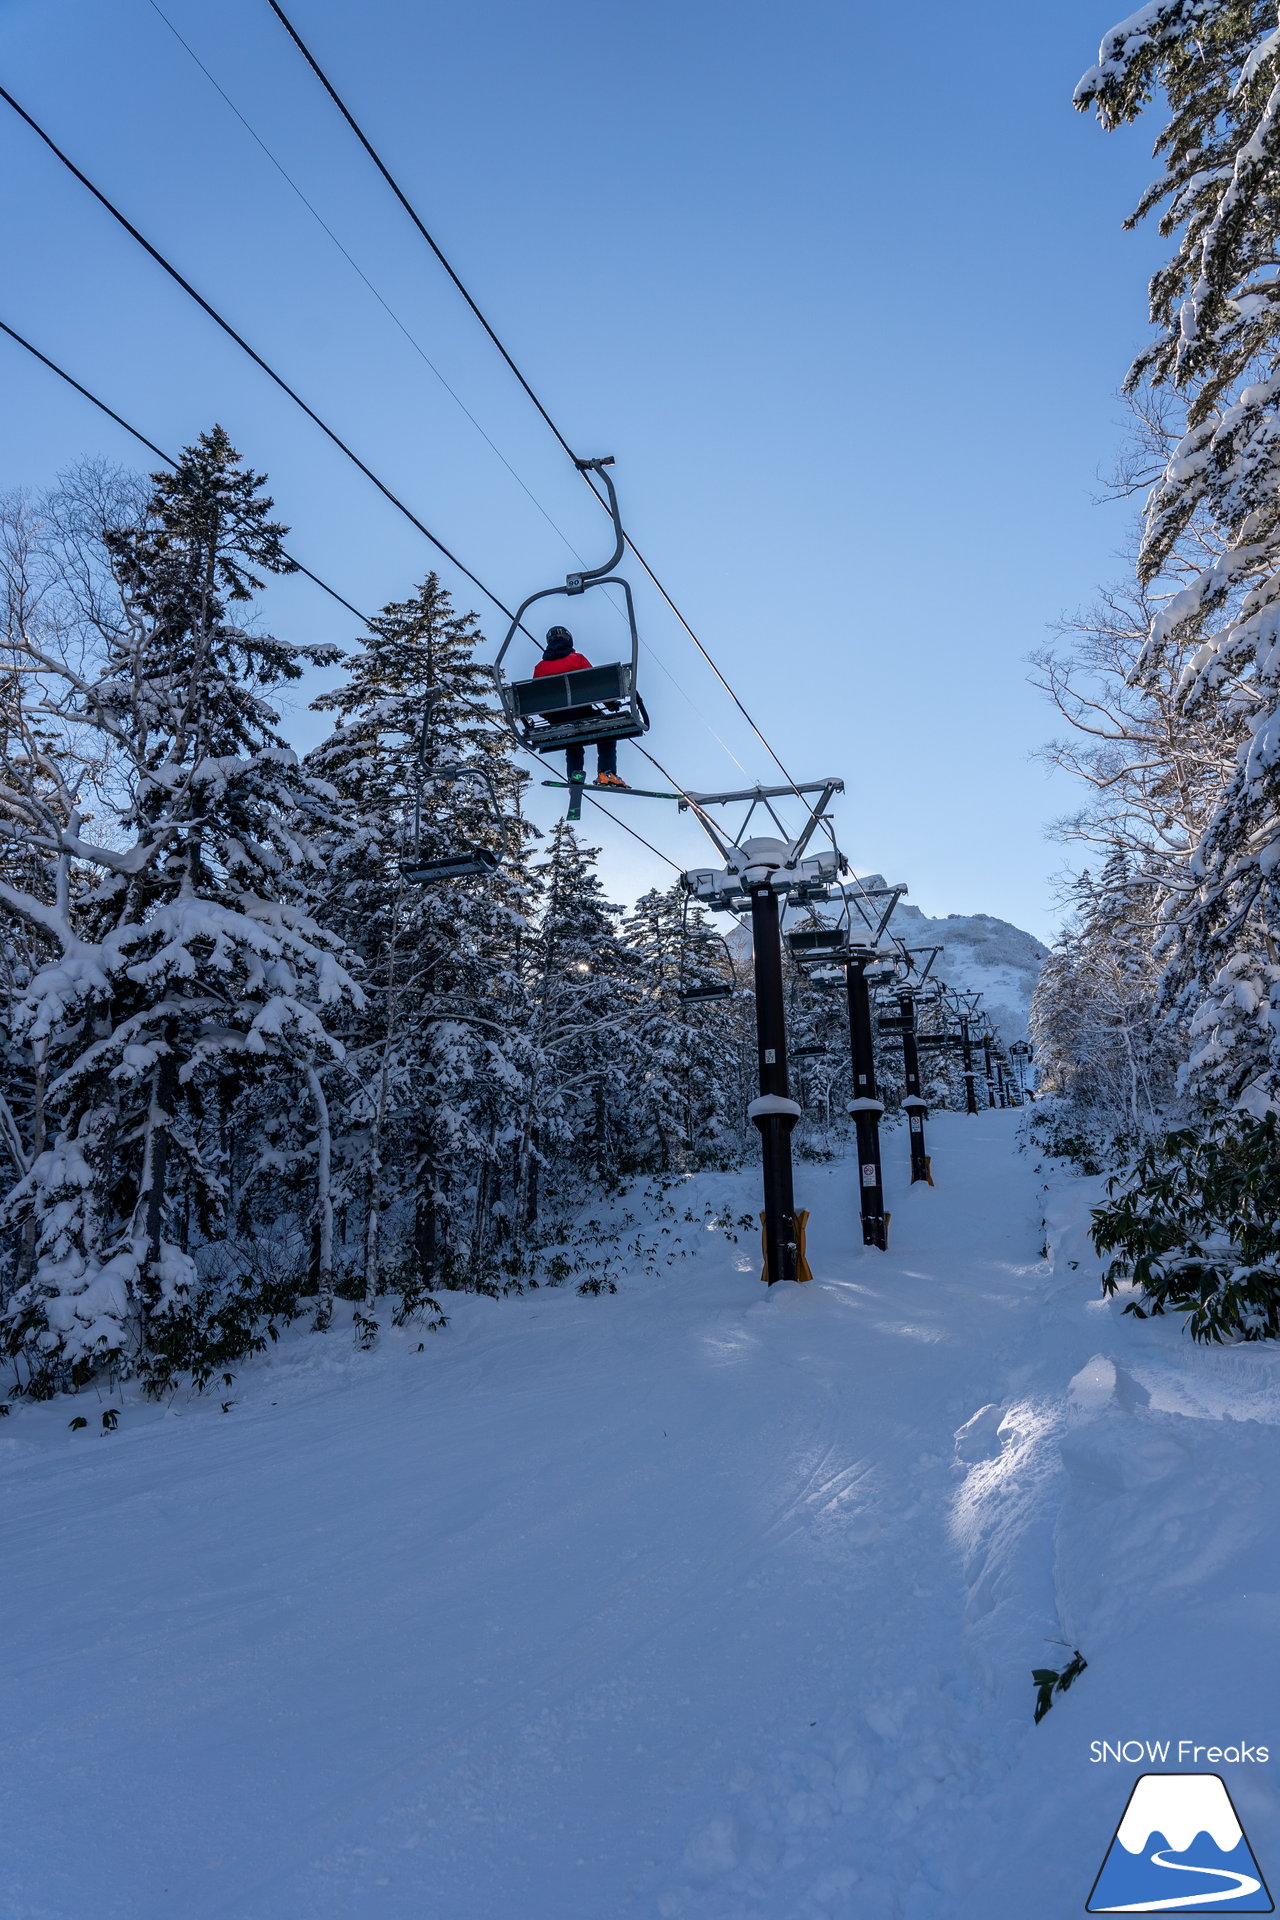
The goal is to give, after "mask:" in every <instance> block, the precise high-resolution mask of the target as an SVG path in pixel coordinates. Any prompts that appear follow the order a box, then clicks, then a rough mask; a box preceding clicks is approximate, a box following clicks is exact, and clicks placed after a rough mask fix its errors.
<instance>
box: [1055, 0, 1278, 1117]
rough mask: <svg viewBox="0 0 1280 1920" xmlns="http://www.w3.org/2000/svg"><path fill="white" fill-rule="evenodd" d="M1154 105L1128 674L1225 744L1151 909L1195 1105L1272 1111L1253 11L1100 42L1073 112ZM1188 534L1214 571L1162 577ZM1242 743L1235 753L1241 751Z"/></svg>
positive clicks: (1270, 94)
mask: <svg viewBox="0 0 1280 1920" xmlns="http://www.w3.org/2000/svg"><path fill="white" fill-rule="evenodd" d="M1157 94H1159V95H1160V96H1161V98H1162V99H1163V100H1164V101H1165V102H1166V103H1167V108H1168V119H1167V122H1166V124H1165V125H1164V127H1163V129H1162V131H1161V133H1160V135H1159V138H1158V140H1157V153H1158V154H1160V155H1161V156H1162V158H1163V160H1164V170H1163V173H1162V175H1161V177H1160V178H1159V179H1158V180H1156V181H1155V182H1154V184H1153V185H1152V186H1151V187H1150V189H1149V190H1148V191H1147V193H1146V194H1145V195H1144V196H1143V199H1142V201H1141V202H1140V204H1139V206H1138V208H1137V210H1136V212H1135V214H1134V215H1133V219H1134V220H1135V221H1136V220H1138V219H1141V218H1143V217H1144V216H1145V215H1146V214H1148V213H1150V212H1152V211H1153V210H1155V209H1157V208H1161V209H1162V210H1163V211H1162V213H1161V223H1160V224H1161V231H1162V233H1164V234H1165V235H1166V236H1168V237H1169V238H1170V239H1171V240H1172V241H1173V243H1174V245H1173V249H1172V252H1171V256H1170V258H1169V259H1168V260H1167V261H1166V262H1165V264H1164V265H1163V266H1162V267H1161V268H1160V269H1159V270H1158V271H1157V273H1156V274H1155V276H1154V277H1153V280H1152V283H1151V311H1152V319H1153V321H1154V323H1155V335H1154V338H1153V340H1152V342H1151V344H1150V345H1149V346H1148V347H1147V349H1146V350H1145V351H1144V352H1143V353H1142V354H1141V355H1140V356H1139V358H1138V360H1137V361H1136V363H1135V365H1134V367H1133V369H1132V370H1131V373H1130V376H1129V384H1130V386H1131V387H1133V388H1136V387H1138V386H1139V385H1141V384H1142V383H1144V382H1145V383H1148V384H1149V385H1151V386H1152V387H1154V388H1157V389H1158V388H1167V389H1169V390H1171V391H1172V392H1173V393H1174V394H1175V395H1176V397H1177V401H1178V404H1179V406H1180V408H1181V409H1182V411H1183V414H1184V419H1185V431H1183V433H1182V434H1181V437H1180V438H1179V439H1178V441H1177V443H1176V445H1174V446H1173V447H1172V449H1171V450H1170V453H1169V457H1168V459H1167V460H1166V462H1165V463H1164V467H1163V471H1162V472H1161V474H1160V475H1159V477H1158V478H1157V480H1156V483H1155V485H1154V487H1153V489H1152V491H1151V494H1150V497H1149V499H1148V502H1147V511H1146V521H1145V528H1144V535H1143V542H1142V549H1141V553H1140V556H1139V575H1140V579H1141V581H1142V582H1143V584H1144V587H1145V588H1146V590H1147V591H1148V593H1150V594H1153V595H1154V596H1156V597H1157V598H1158V597H1160V596H1161V595H1163V596H1164V602H1163V604H1162V605H1161V606H1160V607H1159V610H1158V611H1157V612H1156V613H1155V614H1154V617H1153V618H1152V620H1151V623H1150V631H1149V634H1148V636H1147V638H1146V641H1145V644H1144V646H1143V648H1142V651H1141V653H1140V655H1139V658H1138V661H1137V663H1136V666H1135V669H1134V679H1135V682H1136V683H1137V684H1138V685H1139V686H1140V687H1142V688H1144V689H1146V690H1148V691H1150V690H1153V689H1155V688H1157V687H1160V686H1165V685H1167V684H1168V682H1169V680H1170V678H1171V668H1176V669H1177V670H1178V687H1177V694H1178V700H1179V703H1180V706H1181V709H1182V711H1183V712H1184V713H1185V714H1186V715H1188V716H1190V717H1192V718H1194V719H1197V720H1198V721H1199V722H1200V723H1201V724H1202V725H1205V726H1209V727H1213V726H1214V725H1217V726H1219V727H1221V728H1222V729H1223V730H1224V732H1225V734H1226V735H1227V737H1229V738H1232V739H1235V738H1239V739H1240V744H1239V747H1238V750H1237V752H1236V754H1235V756H1234V760H1233V763H1232V765H1231V766H1230V768H1229V770H1228V778H1227V780H1226V783H1225V791H1224V792H1223V794H1222V796H1221V799H1220V801H1219V802H1218V804H1217V805H1216V806H1215V807H1214V809H1213V811H1212V812H1211V813H1210V815H1209V817H1208V818H1207V820H1205V821H1203V822H1201V823H1199V824H1198V830H1197V840H1196V844H1195V846H1194V849H1193V850H1192V852H1191V856H1190V859H1189V861H1188V864H1187V872H1186V881H1185V885H1184V886H1183V887H1182V888H1180V889H1178V890H1176V891H1174V892H1171V894H1170V897H1169V900H1168V902H1167V906H1166V938H1165V941H1164V948H1163V950H1164V953H1165V956H1166V958H1167V961H1168V966H1169V981H1168V984H1169V987H1170V989H1171V991H1172V992H1173V993H1174V994H1176V995H1177V997H1178V1003H1179V1006H1180V1009H1181V1011H1182V1013H1183V1015H1184V1016H1185V1017H1186V1019H1187V1020H1188V1022H1189V1025H1190V1028H1191V1031H1192V1034H1193V1037H1194V1052H1193V1054H1192V1059H1191V1062H1190V1070H1191V1090H1192V1091H1193V1093H1195V1094H1196V1095H1197V1096H1198V1097H1199V1098H1200V1099H1201V1100H1203V1101H1206V1102H1212V1101H1213V1100H1214V1099H1226V1100H1228V1101H1232V1102H1234V1101H1240V1100H1253V1101H1260V1102H1262V1103H1263V1104H1266V1103H1268V1102H1270V1101H1271V1100H1273V1099H1275V1098H1280V1040H1278V1038H1277V1034H1278V1025H1277V1021H1276V1018H1275V1016H1276V1013H1277V1012H1278V1011H1280V970H1278V968H1277V961H1278V959H1280V956H1278V955H1277V952H1276V948H1275V943H1274V939H1273V937H1272V934H1271V931H1270V929H1271V928H1272V927H1274V926H1275V925H1276V921H1277V910H1278V909H1280V896H1278V895H1277V886H1278V885H1280V882H1278V881H1277V879H1276V870H1277V868H1280V439H1278V438H1277V434H1276V419H1277V409H1278V408H1280V277H1277V274H1276V270H1275V261H1274V256H1275V242H1276V204H1277V186H1278V184H1280V35H1278V34H1277V31H1276V13H1275V8H1274V6H1272V5H1269V4H1268V5H1263V4H1257V3H1256V0H1246V4H1241V3H1240V0H1154V3H1153V4H1150V5H1148V6H1145V7H1143V8H1142V9H1140V11H1139V12H1138V13H1136V14H1134V15H1133V16H1132V17H1131V18H1130V19H1129V20H1127V21H1124V22H1122V23H1121V25H1119V26H1118V27H1115V28H1113V29H1112V30H1111V32H1110V33H1108V34H1107V35H1106V36H1105V38H1104V40H1103V43H1102V48H1101V52H1100V56H1099V61H1098V64H1097V66H1096V67H1094V68H1093V69H1092V70H1091V71H1090V72H1089V73H1088V74H1086V76H1085V77H1084V79H1083V80H1082V81H1081V83H1080V86H1079V88H1078V89H1077V93H1076V102H1077V105H1078V106H1079V107H1081V109H1088V108H1093V109H1094V111H1096V113H1097V114H1098V117H1099V119H1100V120H1101V121H1102V123H1103V125H1104V126H1108V127H1114V126H1118V125H1120V124H1122V123H1124V122H1126V121H1132V120H1134V119H1136V118H1137V117H1138V116H1139V115H1140V114H1141V113H1143V112H1144V111H1145V110H1146V109H1147V108H1148V106H1149V105H1150V103H1151V101H1152V99H1153V98H1154V97H1155V96H1156V95H1157ZM1197 522H1199V523H1201V524H1203V523H1206V522H1207V523H1209V524H1211V525H1212V527H1213V529H1214V530H1215V536H1216V544H1217V551H1216V552H1214V553H1212V554H1206V556H1205V563H1204V564H1203V565H1202V566H1201V567H1200V568H1199V570H1198V571H1196V572H1194V573H1193V574H1192V575H1191V576H1190V577H1185V575H1180V574H1179V572H1178V570H1177V568H1176V565H1175V562H1176V558H1177V555H1178V552H1179V543H1180V542H1183V541H1185V538H1186V536H1187V533H1188V530H1189V529H1192V528H1193V527H1194V526H1195V525H1196V524H1197ZM1241 736H1242V737H1241Z"/></svg>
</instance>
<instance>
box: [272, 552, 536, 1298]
mask: <svg viewBox="0 0 1280 1920" xmlns="http://www.w3.org/2000/svg"><path fill="white" fill-rule="evenodd" d="M482 639H483V636H482V635H481V634H480V632H479V630H478V625H477V620H476V616H475V615H474V614H471V613H468V614H458V613H456V612H455V611H454V608H453V605H452V603H451V601H450V598H449V596H448V594H447V593H446V591H445V589H444V588H443V586H442V585H441V583H440V581H439V579H438V578H437V576H436V575H435V574H434V573H432V574H429V575H428V576H427V578H426V580H425V581H424V582H423V583H422V585H421V587H420V588H419V589H418V591H417V593H416V594H415V595H414V597H413V598H412V599H410V600H405V601H397V602H393V603H392V604H390V605H388V606H387V607H385V608H384V609H383V611H382V612H381V613H380V614H379V615H377V616H376V617H375V618H374V619H373V620H372V621H371V622H370V626H369V631H368V633H367V634H366V635H365V636H364V637H363V639H362V642H361V646H360V650H359V652H358V653H356V654H354V655H353V656H352V657H351V658H350V659H349V660H348V662H347V668H346V677H345V678H344V680H343V683H342V684H341V685H340V686H339V687H337V688H336V689H334V690H333V691H332V692H330V693H327V694H325V695H323V696H322V697H321V698H320V699H319V700H317V701H316V703H315V704H316V706H317V707H319V708H321V709H322V710H325V711H329V712H333V713H336V714H337V715H338V725H337V726H336V728H335V730H334V732H333V733H332V734H331V735H330V737H329V738H328V739H327V740H326V741H325V742H324V743H323V744H322V745H321V746H320V747H318V748H317V749H316V750H315V752H314V753H312V754H311V755H310V756H309V759H308V767H309V768H310V770H312V771H313V772H314V773H316V774H317V775H319V776H320V777H322V778H323V779H325V780H326V781H327V782H329V783H330V784H331V786H332V787H333V789H334V791H335V792H336V794H337V795H338V796H339V798H340V801H341V809H342V821H343V823H342V826H341V828H340V830H338V831H336V832H335V833H334V834H333V835H332V836H331V838H330V841H329V845H328V860H327V868H328V883H327V886H326V890H325V915H326V919H327V921H328V922H329V923H330V924H332V925H334V926H335V927H337V928H339V929H340V930H341V931H342V933H343V935H344V937H345V938H346V939H347V940H348V941H349V942H350V943H351V945H352V946H353V947H354V948H355V949H356V950H357V951H358V952H359V953H360V955H361V958H362V961H363V976H362V977H363V979H364V982H365V985H366V991H367V994H368V1001H367V1005H366V1007H365V1008H364V1009H363V1010H362V1011H361V1012H359V1013H356V1014H354V1015H353V1016H352V1017H351V1019H350V1021H349V1023H348V1028H347V1032H346V1041H347V1048H348V1062H349V1069H350V1071H349V1072H348V1074H347V1076H346V1078H345V1082H344V1094H343V1101H344V1108H343V1111H344V1123H343V1124H344V1140H343V1143H342V1149H341V1151H342V1158H343V1163H344V1174H343V1177H344V1181H345V1183H346V1184H345V1187H344V1192H345V1193H346V1194H347V1195H348V1196H349V1198H350V1200H351V1203H352V1215H353V1217H355V1218H360V1219H362V1221H363V1227H362V1235H361V1247H360V1254H359V1272H360V1290H361V1293H362V1296H363V1300H364V1314H365V1317H366V1323H367V1324H370V1325H371V1324H372V1321H371V1316H372V1314H373V1310H374V1304H375V1301H376V1299H377V1296H378V1294H379V1292H380V1291H382V1290H383V1288H384V1286H385V1284H386V1282H387V1277H388V1275H389V1274H399V1275H400V1277H401V1290H402V1300H404V1299H413V1298H417V1297H418V1296H419V1295H421V1294H422V1293H424V1291H427V1290H429V1289H430V1288H431V1287H433V1286H451V1285H457V1284H467V1283H469V1282H470V1281H473V1280H474V1279H475V1278H476V1277H477V1274H478V1272H479V1271H480V1269H482V1268H484V1266H485V1264H486V1261H487V1258H488V1253H487V1243H488V1239H489V1234H490V1228H491V1224H492V1215H493V1211H494V1209H495V1208H497V1209H498V1218H499V1219H501V1218H502V1217H503V1215H502V1202H501V1187H502V1165H501V1163H502V1159H503V1151H504V1141H505V1140H506V1139H507V1138H508V1137H509V1133H510V1128H511V1124H512V1119H511V1114H512V1103H513V1099H514V1088H515V1086H516V1085H517V1083H518V1082H519V1081H520V1080H521V1077H522V1075H523V1072H524V1059H523V1054H522V1048H523V1045H524V1039H523V1035H524V1028H525V1024H526V1021H525V1009H524V998H523V996H524V988H523V984H522V979H521V972H520V969H521V964H522V963H521V951H522V943H524V942H525V940H526V938H527V919H528V914H529V911H530V885H529V881H528V878H527V875H526V874H525V872H524V860H525V854H526V849H527V842H528V837H529V829H528V828H527V826H526V825H525V823H524V822H523V820H522V819H521V817H520V813H519V793H520V786H521V777H520V776H519V775H518V773H517V772H516V770H515V768H514V767H513V764H512V758H511V746H510V741H509V738H508V736H507V735H506V733H505V732H504V731H503V730H502V728H501V727H500V726H498V725H496V724H495V722H496V715H495V712H494V708H493V704H492V685H491V682H490V680H489V677H488V674H487V673H486V671H485V669H484V667H483V666H482V665H481V664H480V663H479V662H477V660H476V658H475V650H476V647H477V645H478V644H480V643H481V642H482ZM461 849H468V850H471V851H476V850H479V851H482V852H484V853H487V854H489V855H491V856H493V858H494V859H495V860H496V861H497V866H496V869H495V870H494V871H493V872H491V873H485V874H483V875H481V876H479V877H468V878H463V879H459V880H452V881H450V880H435V881H433V882H432V883H431V884H430V885H426V886H424V885H420V884H416V883H415V882H413V881H412V880H409V879H406V878H405V875H406V872H408V871H412V870H413V868H414V866H415V863H420V862H423V861H429V860H431V859H433V858H435V859H438V858H443V857H444V856H446V855H448V854H450V853H456V852H458V851H459V850H461ZM405 1203H407V1205H408V1207H409V1209H410V1212H411V1216H412V1230H411V1235H410V1242H409V1245H408V1246H407V1247H392V1246H389V1245H388V1244H387V1240H386V1232H385V1228H386V1224H387V1221H388V1218H389V1216H390V1214H392V1213H393V1212H395V1211H397V1210H399V1211H400V1212H403V1210H404V1205H405Z"/></svg>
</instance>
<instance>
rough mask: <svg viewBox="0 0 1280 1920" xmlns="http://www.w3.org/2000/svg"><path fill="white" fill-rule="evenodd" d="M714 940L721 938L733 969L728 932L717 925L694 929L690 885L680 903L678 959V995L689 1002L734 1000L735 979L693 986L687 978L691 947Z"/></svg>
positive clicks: (706, 944)
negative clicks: (690, 921)
mask: <svg viewBox="0 0 1280 1920" xmlns="http://www.w3.org/2000/svg"><path fill="white" fill-rule="evenodd" d="M713 940H718V941H719V942H720V945H721V946H722V947H723V948H724V951H725V958H726V959H727V960H728V962H729V969H730V972H731V973H732V972H733V955H732V953H731V952H730V951H729V943H728V941H727V940H726V939H725V937H724V935H723V934H722V933H717V931H716V929H715V928H714V927H695V928H694V929H692V930H690V927H689V889H688V888H687V887H686V888H685V893H684V898H683V900H682V901H681V905H680V948H679V957H678V960H677V963H676V999H677V1000H680V1001H683V1002H684V1003H685V1005H691V1004H697V1003H700V1002H702V1001H709V1000H732V999H733V998H734V995H735V994H736V992H737V988H736V986H735V985H734V983H733V981H732V980H716V981H710V982H708V983H707V984H705V985H703V986H696V987H691V986H689V985H688V984H687V982H686V979H685V974H686V971H687V961H688V956H689V949H690V947H695V946H702V947H705V946H710V944H711V942H712V941H713Z"/></svg>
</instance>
